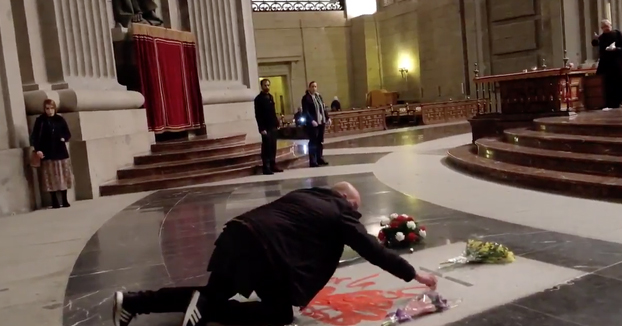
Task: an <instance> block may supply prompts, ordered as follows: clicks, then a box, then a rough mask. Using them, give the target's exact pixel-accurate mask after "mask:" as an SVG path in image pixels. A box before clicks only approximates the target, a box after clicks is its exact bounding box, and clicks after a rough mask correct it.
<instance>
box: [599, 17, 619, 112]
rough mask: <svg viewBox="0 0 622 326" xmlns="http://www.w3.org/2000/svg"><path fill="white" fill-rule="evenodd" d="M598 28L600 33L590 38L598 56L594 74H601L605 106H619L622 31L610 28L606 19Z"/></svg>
mask: <svg viewBox="0 0 622 326" xmlns="http://www.w3.org/2000/svg"><path fill="white" fill-rule="evenodd" d="M600 28H601V29H602V31H603V32H602V34H600V35H596V34H594V39H593V40H592V45H593V46H597V47H598V51H599V58H600V60H599V61H598V69H597V70H596V74H598V75H602V76H603V83H604V88H605V104H606V106H607V107H608V108H619V107H620V104H622V33H620V31H619V30H617V29H615V30H614V29H612V28H611V22H610V21H609V20H607V19H605V20H603V21H602V22H601V27H600Z"/></svg>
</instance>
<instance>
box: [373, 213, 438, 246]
mask: <svg viewBox="0 0 622 326" xmlns="http://www.w3.org/2000/svg"><path fill="white" fill-rule="evenodd" d="M380 225H381V226H382V229H381V230H380V232H379V233H378V240H380V242H382V243H383V244H384V245H385V246H387V247H388V248H408V247H410V248H412V247H413V246H414V245H416V244H417V243H419V242H421V241H422V240H423V239H425V238H426V236H427V233H426V228H425V226H423V225H420V224H419V222H417V221H416V220H415V218H413V217H412V216H409V215H406V214H395V213H394V214H391V215H390V216H389V217H384V218H382V219H381V220H380Z"/></svg>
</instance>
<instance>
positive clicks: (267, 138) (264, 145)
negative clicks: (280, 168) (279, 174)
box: [261, 129, 277, 169]
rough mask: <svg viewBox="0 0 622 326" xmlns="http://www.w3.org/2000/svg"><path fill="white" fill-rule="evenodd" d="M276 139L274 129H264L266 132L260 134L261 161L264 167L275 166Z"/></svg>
mask: <svg viewBox="0 0 622 326" xmlns="http://www.w3.org/2000/svg"><path fill="white" fill-rule="evenodd" d="M276 141H277V130H276V129H272V130H266V134H265V135H264V134H262V135H261V161H262V163H263V167H264V168H266V169H273V168H275V167H276Z"/></svg>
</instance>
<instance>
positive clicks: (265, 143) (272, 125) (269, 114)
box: [255, 79, 283, 175]
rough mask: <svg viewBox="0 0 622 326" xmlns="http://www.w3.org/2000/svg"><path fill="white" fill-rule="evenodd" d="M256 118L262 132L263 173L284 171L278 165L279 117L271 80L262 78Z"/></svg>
mask: <svg viewBox="0 0 622 326" xmlns="http://www.w3.org/2000/svg"><path fill="white" fill-rule="evenodd" d="M255 120H257V128H258V129H259V133H260V134H261V161H262V164H263V174H266V175H270V174H274V173H275V172H283V170H282V169H280V168H279V167H278V166H277V165H276V150H277V133H278V129H279V118H278V117H277V116H276V105H275V103H274V97H273V96H272V94H270V80H269V79H262V80H261V93H259V95H257V97H255Z"/></svg>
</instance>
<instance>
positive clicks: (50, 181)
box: [41, 159, 73, 192]
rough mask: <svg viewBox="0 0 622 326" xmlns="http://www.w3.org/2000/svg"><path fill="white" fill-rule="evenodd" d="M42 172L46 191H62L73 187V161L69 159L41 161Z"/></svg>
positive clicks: (43, 185)
mask: <svg viewBox="0 0 622 326" xmlns="http://www.w3.org/2000/svg"><path fill="white" fill-rule="evenodd" d="M41 171H42V174H43V176H42V179H43V180H42V181H43V182H42V187H43V190H44V191H47V192H53V191H62V190H67V189H70V188H71V187H72V186H73V178H72V175H71V161H70V160H69V159H64V160H43V161H41Z"/></svg>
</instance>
